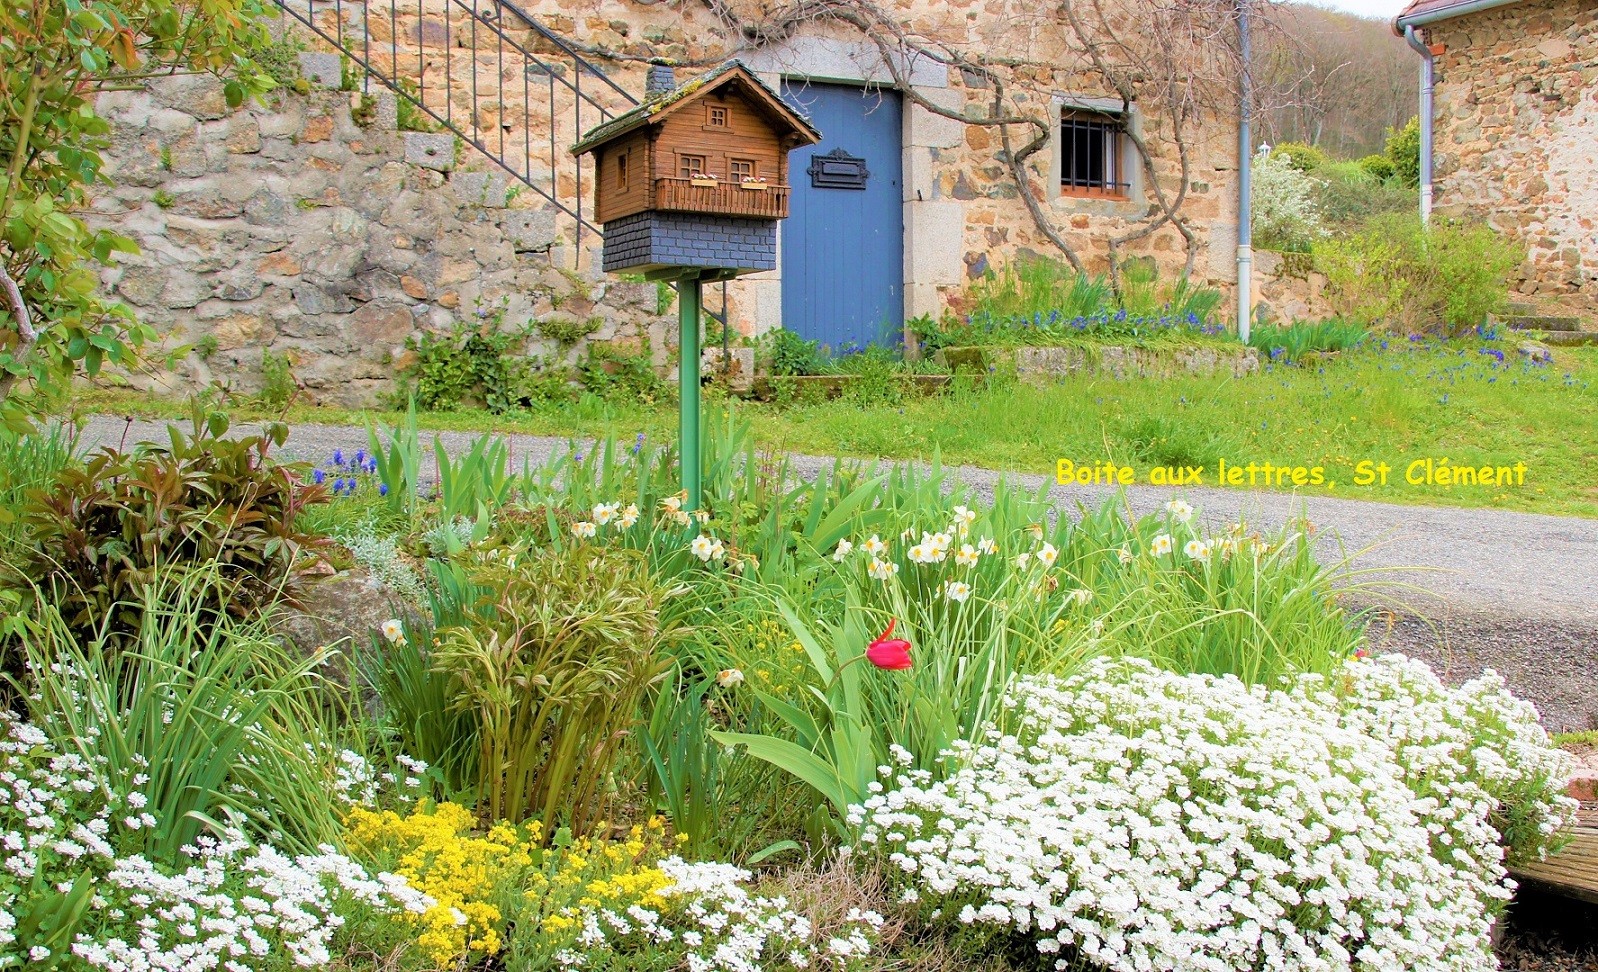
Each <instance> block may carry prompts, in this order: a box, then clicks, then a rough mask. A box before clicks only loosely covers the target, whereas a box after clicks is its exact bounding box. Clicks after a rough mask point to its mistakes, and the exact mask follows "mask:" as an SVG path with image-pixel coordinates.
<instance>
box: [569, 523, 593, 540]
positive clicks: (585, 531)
mask: <svg viewBox="0 0 1598 972" xmlns="http://www.w3.org/2000/svg"><path fill="white" fill-rule="evenodd" d="M598 532H599V530H598V528H597V527H595V526H594V525H593V524H592V523H590V522H589V521H587V520H578V521H577V522H576V523H573V524H572V535H573V536H577V537H584V538H586V537H592V536H593V535H594V534H595V533H598Z"/></svg>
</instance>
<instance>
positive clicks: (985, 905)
mask: <svg viewBox="0 0 1598 972" xmlns="http://www.w3.org/2000/svg"><path fill="white" fill-rule="evenodd" d="M1006 706H1007V711H1006V712H1005V716H1004V718H1003V719H1002V720H1001V723H1002V724H1003V725H1004V726H1006V727H1007V729H1008V731H1006V732H1000V731H997V730H994V731H990V732H989V733H988V734H987V735H986V736H985V737H983V738H981V739H980V741H979V742H978V743H976V744H970V743H962V744H960V745H959V746H957V747H956V748H955V750H954V751H953V752H952V753H951V754H950V756H949V758H950V759H951V760H953V762H954V766H953V768H952V771H951V772H950V773H949V774H948V776H947V778H946V779H945V780H943V781H942V782H937V781H935V780H934V779H933V778H932V775H931V774H930V773H927V772H925V771H914V770H908V769H899V770H894V769H890V768H885V770H886V773H887V775H892V776H894V779H892V780H891V782H890V784H889V787H888V788H887V789H886V791H885V792H882V793H879V794H877V795H875V796H873V797H872V798H870V799H869V800H868V801H867V802H866V803H865V805H864V806H863V807H858V808H855V810H854V812H853V814H852V822H853V823H854V824H855V825H856V826H858V827H859V828H860V832H861V841H862V842H863V844H864V845H865V846H866V847H867V848H868V849H869V848H872V847H874V848H876V852H877V853H880V854H881V855H882V856H883V857H884V858H886V860H887V861H888V862H890V868H889V869H890V871H891V872H893V873H897V874H898V875H899V879H900V880H902V881H903V882H904V884H905V888H904V895H905V900H907V901H919V902H920V903H919V905H917V907H919V908H921V909H923V911H924V913H925V914H926V915H927V916H929V917H931V918H941V919H943V920H948V921H958V922H961V923H963V924H964V925H965V926H967V927H968V928H969V929H970V930H971V931H973V932H976V931H980V930H981V929H982V928H984V927H988V928H991V929H992V931H993V933H994V934H999V935H1005V934H1022V935H1025V936H1028V937H1030V938H1031V939H1033V940H1034V941H1035V943H1036V946H1037V948H1038V949H1039V951H1040V952H1043V953H1045V954H1055V955H1057V956H1058V958H1057V960H1056V965H1057V967H1059V968H1067V967H1071V963H1072V962H1073V961H1075V960H1077V959H1086V960H1088V961H1089V962H1092V963H1096V964H1098V965H1101V966H1103V967H1104V968H1107V969H1111V970H1117V972H1120V970H1126V972H1132V970H1151V969H1157V970H1171V972H1186V970H1195V972H1197V970H1202V972H1234V970H1240V969H1260V970H1264V969H1269V970H1273V972H1274V970H1284V972H1285V970H1333V969H1359V970H1367V969H1368V970H1375V969H1426V970H1431V969H1439V970H1440V969H1457V970H1467V969H1468V970H1480V969H1488V968H1495V967H1496V959H1495V958H1494V956H1493V952H1492V949H1491V946H1490V943H1489V932H1490V929H1491V924H1492V920H1493V917H1494V916H1495V915H1496V914H1497V913H1498V912H1499V911H1500V910H1501V908H1502V906H1503V904H1504V902H1505V901H1506V900H1507V899H1508V897H1509V895H1510V890H1511V888H1512V887H1513V884H1512V882H1510V881H1508V880H1507V878H1506V876H1505V871H1504V866H1503V863H1502V858H1503V851H1502V850H1501V849H1500V832H1499V831H1498V830H1497V829H1496V827H1495V824H1500V825H1502V824H1505V823H1506V822H1507V823H1508V824H1509V825H1511V832H1510V834H1509V836H1511V837H1512V838H1514V839H1515V840H1516V841H1517V844H1516V847H1515V851H1516V852H1517V853H1522V854H1536V853H1539V852H1540V851H1541V850H1542V849H1544V848H1546V846H1547V845H1548V843H1549V841H1550V839H1551V837H1552V835H1553V834H1554V833H1555V831H1556V830H1558V829H1559V827H1560V826H1561V824H1562V823H1563V822H1564V820H1565V819H1566V818H1567V816H1568V815H1569V814H1570V813H1571V812H1572V811H1573V809H1574V806H1573V804H1572V803H1571V801H1569V800H1568V799H1566V798H1565V797H1563V796H1562V795H1561V793H1560V791H1561V789H1562V787H1563V783H1564V780H1565V778H1566V776H1567V775H1568V771H1569V766H1568V757H1567V756H1565V754H1563V753H1561V752H1559V751H1558V750H1555V749H1552V748H1551V747H1550V746H1549V745H1548V741H1547V737H1546V735H1545V734H1543V731H1542V729H1541V728H1540V727H1539V726H1538V725H1537V722H1536V714H1535V711H1534V710H1533V709H1532V708H1531V707H1530V706H1529V705H1526V704H1525V703H1522V702H1519V701H1517V700H1515V699H1513V697H1512V696H1510V695H1509V694H1508V693H1507V692H1505V691H1504V690H1503V686H1502V682H1501V681H1500V680H1497V679H1496V677H1494V676H1488V677H1484V678H1482V679H1478V680H1477V681H1475V682H1472V683H1470V684H1469V685H1466V686H1464V687H1462V688H1459V689H1449V688H1446V687H1444V686H1443V685H1442V684H1441V683H1440V682H1439V681H1438V680H1437V678H1436V677H1435V676H1434V675H1432V673H1431V672H1430V670H1429V669H1427V668H1426V667H1425V666H1424V665H1421V664H1420V663H1418V662H1413V661H1410V660H1408V659H1403V658H1396V657H1394V658H1386V659H1383V660H1380V661H1355V662H1351V663H1350V664H1349V665H1348V667H1347V669H1346V671H1345V672H1344V673H1342V674H1340V675H1339V676H1337V677H1334V678H1332V679H1330V680H1328V679H1320V678H1304V679H1301V680H1299V681H1298V682H1297V683H1296V684H1293V685H1289V686H1286V687H1284V688H1281V689H1276V690H1267V689H1265V688H1263V687H1260V686H1254V687H1249V686H1246V685H1244V684H1243V683H1242V682H1241V681H1239V680H1237V679H1235V678H1231V677H1228V678H1215V677H1211V676H1201V675H1189V676H1183V675H1175V674H1171V673H1168V672H1164V671H1160V670H1157V669H1155V668H1153V667H1152V666H1149V665H1147V664H1146V663H1142V662H1132V661H1119V662H1117V661H1110V660H1102V661H1099V662H1096V663H1094V664H1092V665H1090V666H1089V667H1088V668H1087V669H1086V670H1084V671H1083V672H1082V673H1081V674H1079V675H1078V676H1076V677H1073V678H1070V679H1067V680H1056V679H1051V678H1030V679H1025V680H1022V681H1021V682H1019V683H1018V684H1017V685H1016V686H1014V688H1013V689H1012V691H1011V692H1010V693H1009V696H1008V698H1007V700H1006Z"/></svg>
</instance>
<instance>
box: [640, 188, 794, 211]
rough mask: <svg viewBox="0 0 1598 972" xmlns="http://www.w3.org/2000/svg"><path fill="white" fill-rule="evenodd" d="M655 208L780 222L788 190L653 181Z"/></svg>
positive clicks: (786, 203) (785, 205) (786, 204)
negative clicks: (777, 220) (778, 220)
mask: <svg viewBox="0 0 1598 972" xmlns="http://www.w3.org/2000/svg"><path fill="white" fill-rule="evenodd" d="M655 208H656V209H664V210H675V211H679V212H693V213H718V214H720V215H723V216H747V217H750V218H753V219H783V218H786V217H787V215H788V187H787V186H779V185H776V184H775V183H770V182H761V183H754V184H745V183H741V182H730V181H721V182H717V183H714V184H710V185H703V184H699V185H696V184H695V182H694V180H692V179H671V178H665V179H656V180H655Z"/></svg>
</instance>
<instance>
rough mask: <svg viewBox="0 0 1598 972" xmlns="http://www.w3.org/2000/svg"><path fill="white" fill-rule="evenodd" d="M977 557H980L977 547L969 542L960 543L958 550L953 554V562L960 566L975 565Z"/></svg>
mask: <svg viewBox="0 0 1598 972" xmlns="http://www.w3.org/2000/svg"><path fill="white" fill-rule="evenodd" d="M979 559H981V554H978V553H977V548H975V547H973V546H971V545H970V544H969V543H963V544H961V545H960V552H959V553H957V554H955V555H954V562H955V563H956V564H959V565H960V566H961V567H975V566H976V565H977V561H978V560H979Z"/></svg>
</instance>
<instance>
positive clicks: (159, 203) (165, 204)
mask: <svg viewBox="0 0 1598 972" xmlns="http://www.w3.org/2000/svg"><path fill="white" fill-rule="evenodd" d="M150 201H151V202H153V203H155V205H156V208H158V209H171V208H172V207H173V205H175V204H176V203H177V198H176V197H175V196H173V195H172V194H171V193H170V192H167V191H166V190H165V189H157V190H156V191H155V194H154V195H153V196H151V197H150Z"/></svg>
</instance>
